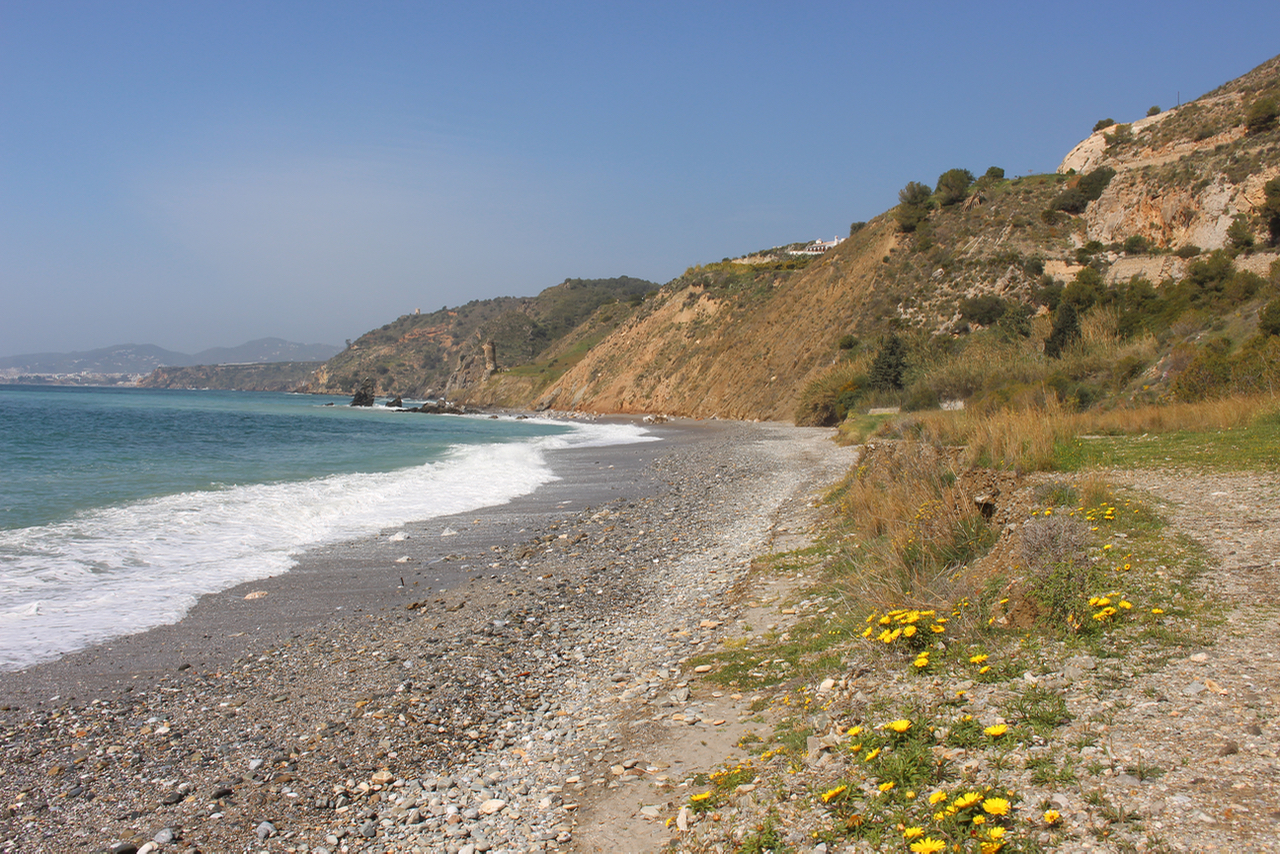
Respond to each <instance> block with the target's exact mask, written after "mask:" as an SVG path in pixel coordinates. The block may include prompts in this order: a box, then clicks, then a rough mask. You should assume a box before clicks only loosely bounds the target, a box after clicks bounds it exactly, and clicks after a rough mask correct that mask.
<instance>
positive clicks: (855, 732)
mask: <svg viewBox="0 0 1280 854" xmlns="http://www.w3.org/2000/svg"><path fill="white" fill-rule="evenodd" d="M861 732H862V727H860V726H855V727H851V728H850V729H849V733H848V734H849V735H850V736H855V735H858V734H860V733H861Z"/></svg>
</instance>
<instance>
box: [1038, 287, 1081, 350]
mask: <svg viewBox="0 0 1280 854" xmlns="http://www.w3.org/2000/svg"><path fill="white" fill-rule="evenodd" d="M1079 337H1080V317H1079V315H1077V314H1076V307H1075V306H1074V305H1072V304H1071V303H1070V302H1068V301H1067V300H1065V299H1064V300H1062V302H1060V303H1058V311H1057V313H1056V314H1055V315H1054V316H1053V329H1052V330H1050V332H1049V337H1048V338H1046V339H1045V341H1044V354H1045V355H1046V356H1048V357H1049V358H1050V359H1056V358H1058V357H1059V356H1061V355H1062V351H1063V350H1065V349H1067V346H1068V345H1069V344H1070V343H1071V342H1072V341H1074V340H1076V339H1077V338H1079Z"/></svg>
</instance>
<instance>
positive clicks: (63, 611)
mask: <svg viewBox="0 0 1280 854" xmlns="http://www.w3.org/2000/svg"><path fill="white" fill-rule="evenodd" d="M346 402H347V401H346V400H335V399H334V398H327V397H316V396H306V395H285V394H268V393H253V392H217V391H172V390H149V389H107V388H103V389H93V388H64V387H35V386H0V472H2V474H0V669H17V668H21V667H25V666H28V665H30V664H32V663H35V662H37V661H40V660H44V659H47V658H51V657H55V656H57V655H60V654H63V653H65V652H68V651H71V650H75V649H81V648H83V647H86V646H89V645H91V644H93V643H97V642H100V641H103V640H106V639H108V638H110V637H112V636H116V635H119V634H123V633H129V632H135V631H142V630H144V629H147V628H151V627H153V626H156V625H161V624H164V623H168V622H174V621H176V620H178V619H180V618H181V616H182V614H184V613H185V612H186V611H187V610H188V609H189V608H190V607H191V605H193V604H194V603H195V601H196V599H197V598H198V597H199V596H200V595H201V594H203V593H207V592H212V591H216V590H221V589H225V588H227V587H231V586H234V585H236V584H239V583H241V582H244V581H248V580H252V579H254V578H262V577H266V576H268V575H274V574H277V573H279V572H284V571H286V570H287V569H288V568H289V567H290V566H291V565H292V564H293V556H294V555H297V554H299V553H300V552H302V551H304V550H306V549H307V548H310V547H313V546H318V545H322V544H325V543H330V542H334V541H337V540H340V539H348V538H351V537H356V536H361V535H366V534H372V533H374V532H376V531H378V530H381V529H383V528H386V527H393V526H397V525H402V524H404V523H406V522H409V521H413V520H419V519H427V518H431V517H434V516H442V515H448V514H452V513H460V512H466V511H469V510H474V509H477V508H479V507H484V506H489V505H493V504H499V503H503V502H506V501H509V500H511V499H512V498H515V497H517V496H519V495H523V494H526V493H528V492H531V491H533V490H534V489H536V488H537V487H538V486H540V485H541V484H544V483H546V482H548V481H550V480H552V479H554V475H553V474H552V472H551V470H550V468H549V467H548V465H547V462H546V458H545V453H546V451H548V450H550V449H552V448H555V447H566V446H569V445H575V444H583V445H585V444H612V443H619V442H630V441H637V440H642V439H643V438H645V437H644V436H643V431H642V430H640V429H639V428H636V427H631V426H626V425H607V426H606V425H593V424H586V425H579V424H573V425H570V424H565V423H562V422H555V421H550V420H540V419H530V420H524V421H517V420H514V419H498V420H493V419H489V418H484V417H458V416H434V415H421V414H418V413H398V412H394V411H392V410H389V409H386V408H385V407H374V408H372V409H354V408H352V407H349V406H346V405H345V404H346ZM327 403H337V404H338V405H333V406H326V405H325V404H327Z"/></svg>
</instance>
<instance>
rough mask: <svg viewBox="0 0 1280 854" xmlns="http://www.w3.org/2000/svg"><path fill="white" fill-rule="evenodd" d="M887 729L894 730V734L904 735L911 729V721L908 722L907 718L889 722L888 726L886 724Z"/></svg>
mask: <svg viewBox="0 0 1280 854" xmlns="http://www.w3.org/2000/svg"><path fill="white" fill-rule="evenodd" d="M885 727H886V728H888V729H891V730H893V731H894V732H897V733H903V732H906V731H907V730H909V729H911V721H909V720H907V719H906V718H900V719H899V720H896V721H889V722H888V723H887V724H885Z"/></svg>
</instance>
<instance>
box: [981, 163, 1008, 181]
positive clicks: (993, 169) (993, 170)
mask: <svg viewBox="0 0 1280 854" xmlns="http://www.w3.org/2000/svg"><path fill="white" fill-rule="evenodd" d="M982 177H983V178H989V179H991V180H992V181H1001V180H1003V179H1004V170H1003V169H1001V168H1000V167H999V166H989V167H987V171H986V172H983V173H982Z"/></svg>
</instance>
